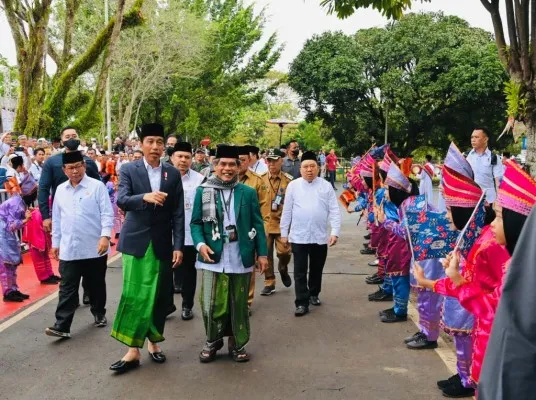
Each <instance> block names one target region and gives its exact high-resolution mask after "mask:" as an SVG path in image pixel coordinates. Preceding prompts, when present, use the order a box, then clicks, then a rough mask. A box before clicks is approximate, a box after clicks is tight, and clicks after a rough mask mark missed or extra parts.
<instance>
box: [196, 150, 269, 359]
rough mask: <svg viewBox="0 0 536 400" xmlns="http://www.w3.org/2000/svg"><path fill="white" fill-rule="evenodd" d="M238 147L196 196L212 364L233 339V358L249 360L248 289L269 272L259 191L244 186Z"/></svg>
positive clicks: (222, 155) (220, 160) (204, 355)
mask: <svg viewBox="0 0 536 400" xmlns="http://www.w3.org/2000/svg"><path fill="white" fill-rule="evenodd" d="M239 163H240V161H239V158H238V148H237V147H235V146H223V145H222V146H219V147H218V150H217V154H216V160H215V166H214V168H215V170H214V174H212V175H211V176H210V177H209V178H208V179H207V181H206V182H205V183H203V184H202V185H201V186H200V187H199V188H198V189H197V191H196V195H195V200H194V207H193V210H192V221H191V223H190V228H191V233H192V239H193V242H194V245H195V246H196V249H197V251H198V252H199V257H198V261H197V263H196V266H197V268H198V269H201V270H203V274H202V280H203V283H202V285H201V309H202V311H203V321H204V323H205V331H206V342H205V346H204V347H203V350H202V351H201V353H200V354H199V360H200V361H201V362H205V363H206V362H211V361H213V360H214V359H215V357H216V352H217V351H218V350H219V349H221V348H222V347H223V340H224V337H225V336H228V337H229V342H228V348H229V354H230V355H232V357H233V359H234V361H236V362H246V361H249V354H248V353H247V352H246V349H245V346H246V344H247V343H248V342H249V334H250V328H249V313H248V289H249V282H250V279H251V278H250V274H251V273H252V271H253V268H254V267H255V265H256V266H257V268H258V269H259V272H261V273H263V272H264V271H265V270H266V267H267V266H268V257H267V256H268V249H267V247H266V236H265V232H264V223H263V220H262V215H261V211H260V208H259V202H258V199H257V194H256V193H255V190H254V189H252V188H250V187H248V186H246V185H243V184H241V183H239V182H238V168H239Z"/></svg>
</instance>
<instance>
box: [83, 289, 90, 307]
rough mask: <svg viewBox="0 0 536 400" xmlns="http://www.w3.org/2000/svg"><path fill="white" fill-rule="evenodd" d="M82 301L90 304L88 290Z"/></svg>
mask: <svg viewBox="0 0 536 400" xmlns="http://www.w3.org/2000/svg"><path fill="white" fill-rule="evenodd" d="M82 303H83V304H84V305H86V306H87V305H88V304H89V294H88V293H87V292H84V296H83V297H82Z"/></svg>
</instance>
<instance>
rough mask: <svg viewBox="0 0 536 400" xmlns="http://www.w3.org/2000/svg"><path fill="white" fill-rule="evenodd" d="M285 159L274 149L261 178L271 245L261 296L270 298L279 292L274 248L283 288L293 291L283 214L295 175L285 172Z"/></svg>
mask: <svg viewBox="0 0 536 400" xmlns="http://www.w3.org/2000/svg"><path fill="white" fill-rule="evenodd" d="M283 156H284V154H283V153H281V151H280V150H278V149H270V150H269V151H268V155H267V156H266V162H267V164H268V172H266V173H264V174H263V175H262V176H261V178H262V182H263V183H264V185H265V186H266V188H267V196H266V201H265V202H264V204H263V206H262V207H261V214H262V217H263V219H264V230H265V231H266V243H267V245H268V269H267V270H266V272H265V275H264V288H263V289H262V291H261V296H270V295H271V294H273V293H274V292H275V273H274V246H275V252H276V255H277V258H278V259H279V263H278V265H277V269H278V270H279V273H280V274H281V281H282V282H283V285H285V286H286V287H289V286H290V285H292V279H291V278H290V276H289V274H288V264H289V262H290V255H291V248H290V245H289V244H288V242H287V243H283V242H282V241H281V229H280V227H279V223H280V222H281V213H282V212H283V203H284V200H285V192H286V190H287V186H288V184H289V183H290V181H292V179H293V178H292V175H290V174H287V173H285V172H283V171H281V166H282V165H283Z"/></svg>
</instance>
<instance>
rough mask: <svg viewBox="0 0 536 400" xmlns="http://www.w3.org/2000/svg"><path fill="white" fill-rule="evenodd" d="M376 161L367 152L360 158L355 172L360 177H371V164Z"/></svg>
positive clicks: (372, 173)
mask: <svg viewBox="0 0 536 400" xmlns="http://www.w3.org/2000/svg"><path fill="white" fill-rule="evenodd" d="M375 162H376V161H375V160H374V158H372V156H371V155H370V153H369V154H367V155H366V156H365V157H363V158H362V159H361V161H360V162H359V166H358V167H357V168H356V172H358V173H359V174H360V175H361V176H362V177H367V178H372V176H373V175H374V170H373V166H374V163H375Z"/></svg>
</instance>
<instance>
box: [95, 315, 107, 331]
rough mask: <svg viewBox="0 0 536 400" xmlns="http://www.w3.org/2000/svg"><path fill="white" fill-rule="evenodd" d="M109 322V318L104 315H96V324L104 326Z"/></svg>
mask: <svg viewBox="0 0 536 400" xmlns="http://www.w3.org/2000/svg"><path fill="white" fill-rule="evenodd" d="M106 324H108V320H107V319H106V317H105V316H104V315H95V326H96V327H98V328H103V327H105V326H106Z"/></svg>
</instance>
